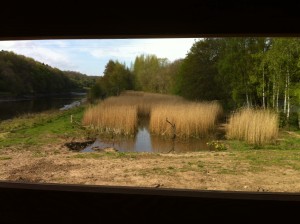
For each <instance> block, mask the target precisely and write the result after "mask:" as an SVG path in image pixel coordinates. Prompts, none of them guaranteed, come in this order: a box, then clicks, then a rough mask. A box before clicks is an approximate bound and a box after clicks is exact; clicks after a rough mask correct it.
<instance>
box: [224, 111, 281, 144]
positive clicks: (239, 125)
mask: <svg viewBox="0 0 300 224" xmlns="http://www.w3.org/2000/svg"><path fill="white" fill-rule="evenodd" d="M226 135H227V137H228V138H229V139H238V140H245V141H247V142H248V143H250V144H256V145H262V144H265V143H270V142H272V141H273V140H275V139H276V138H277V136H278V115H277V113H275V112H272V111H269V110H263V109H252V108H244V109H241V110H239V111H237V112H235V113H234V114H232V115H231V117H230V119H229V124H228V126H227V133H226Z"/></svg>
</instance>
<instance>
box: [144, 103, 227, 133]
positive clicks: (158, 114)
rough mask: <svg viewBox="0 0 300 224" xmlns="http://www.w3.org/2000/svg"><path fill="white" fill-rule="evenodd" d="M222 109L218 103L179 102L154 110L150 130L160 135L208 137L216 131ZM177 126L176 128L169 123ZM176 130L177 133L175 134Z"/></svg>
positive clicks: (157, 107)
mask: <svg viewBox="0 0 300 224" xmlns="http://www.w3.org/2000/svg"><path fill="white" fill-rule="evenodd" d="M221 113H222V108H221V106H220V105H219V104H218V103H215V102H214V103H194V102H179V103H175V104H167V105H158V106H156V107H154V108H152V112H151V118H150V130H151V132H152V133H155V134H158V135H166V136H173V135H174V134H175V135H176V136H178V137H183V138H187V137H206V136H208V135H209V134H210V132H211V131H212V130H213V129H214V127H215V124H216V121H217V119H218V117H219V116H220V114H221ZM167 120H168V121H169V122H170V123H171V124H173V125H175V128H173V127H172V125H171V124H170V123H169V122H167ZM174 129H175V133H174Z"/></svg>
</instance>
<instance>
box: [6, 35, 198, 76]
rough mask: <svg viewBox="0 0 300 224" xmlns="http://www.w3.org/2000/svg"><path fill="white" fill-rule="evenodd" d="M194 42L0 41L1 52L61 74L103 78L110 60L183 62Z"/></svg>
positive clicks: (148, 40)
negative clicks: (147, 56)
mask: <svg viewBox="0 0 300 224" xmlns="http://www.w3.org/2000/svg"><path fill="white" fill-rule="evenodd" d="M195 40H196V39H195V38H172V39H100V40H98V39H90V40H23V41H0V50H8V51H13V52H15V53H17V54H22V55H25V56H28V57H31V58H34V59H35V60H37V61H40V62H43V63H45V64H49V65H51V66H53V67H57V68H59V69H61V70H73V71H78V72H82V73H84V74H87V75H102V74H103V71H104V68H105V65H106V63H107V62H108V61H109V60H110V59H113V60H119V61H120V62H122V63H123V62H125V63H126V65H128V66H130V63H131V62H134V59H135V57H136V56H137V55H140V54H155V55H157V56H158V57H160V58H167V59H169V61H174V60H176V59H179V58H184V57H185V56H186V54H187V53H188V51H189V49H190V48H191V46H192V45H193V43H194V42H195Z"/></svg>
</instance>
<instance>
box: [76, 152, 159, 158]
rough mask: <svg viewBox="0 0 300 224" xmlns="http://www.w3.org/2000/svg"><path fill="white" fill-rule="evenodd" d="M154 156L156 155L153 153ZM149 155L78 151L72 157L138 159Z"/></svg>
mask: <svg viewBox="0 0 300 224" xmlns="http://www.w3.org/2000/svg"><path fill="white" fill-rule="evenodd" d="M153 156H154V155H153ZM142 157H143V158H145V157H147V155H146V154H142V153H141V154H138V153H134V152H128V153H125V152H88V153H78V154H75V155H73V156H71V158H77V159H99V158H111V159H120V158H121V159H138V158H142Z"/></svg>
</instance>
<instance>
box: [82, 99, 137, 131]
mask: <svg viewBox="0 0 300 224" xmlns="http://www.w3.org/2000/svg"><path fill="white" fill-rule="evenodd" d="M82 123H83V125H85V126H89V127H91V128H92V129H94V130H97V131H98V132H100V133H113V134H121V135H132V134H134V133H135V131H136V128H137V109H136V106H132V105H128V106H127V105H110V104H109V103H107V102H101V103H100V104H98V105H97V106H93V107H90V108H88V109H87V111H86V112H85V114H84V117H83V121H82Z"/></svg>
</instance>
